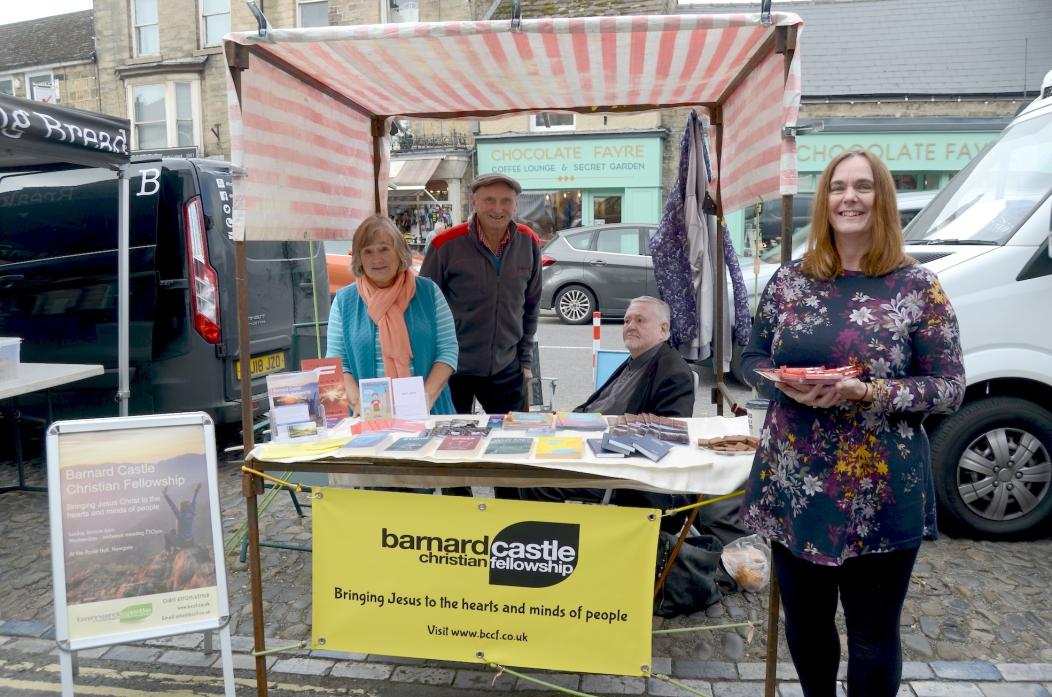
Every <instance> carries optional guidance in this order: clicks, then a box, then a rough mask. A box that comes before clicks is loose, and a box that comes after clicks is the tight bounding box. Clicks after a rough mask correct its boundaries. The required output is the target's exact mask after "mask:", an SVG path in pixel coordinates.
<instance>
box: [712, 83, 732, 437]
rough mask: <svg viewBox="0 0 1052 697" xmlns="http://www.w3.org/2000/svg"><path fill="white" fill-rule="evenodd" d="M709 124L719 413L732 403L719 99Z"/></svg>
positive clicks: (714, 371)
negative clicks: (726, 358) (726, 370)
mask: <svg viewBox="0 0 1052 697" xmlns="http://www.w3.org/2000/svg"><path fill="white" fill-rule="evenodd" d="M710 113H711V124H712V127H713V129H714V130H715V131H716V167H717V169H716V173H717V176H716V197H715V198H716V247H717V248H716V249H715V250H710V251H709V253H710V254H715V255H716V260H717V261H716V335H715V337H714V342H715V344H716V345H715V346H714V347H713V351H712V376H713V379H714V381H715V385H714V386H713V388H712V401H713V403H715V404H716V415H717V416H723V403H724V401H726V402H727V403H729V404H733V403H734V398H733V397H732V396H731V394H730V392H729V391H728V390H727V385H725V384H724V382H723V310H724V308H723V294H724V292H725V288H724V285H725V283H726V281H725V280H724V276H725V275H726V271H725V268H724V264H723V103H722V102H721V103H720V104H718V105H717V106H715V107H713V108H712V110H711V112H710Z"/></svg>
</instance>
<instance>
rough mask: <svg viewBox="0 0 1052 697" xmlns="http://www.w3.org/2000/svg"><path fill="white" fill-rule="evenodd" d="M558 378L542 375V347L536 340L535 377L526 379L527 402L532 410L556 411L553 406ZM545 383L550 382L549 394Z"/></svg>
mask: <svg viewBox="0 0 1052 697" xmlns="http://www.w3.org/2000/svg"><path fill="white" fill-rule="evenodd" d="M558 382H559V381H558V379H557V378H545V377H541V347H540V344H539V343H537V342H536V341H534V342H533V378H531V379H530V380H527V381H526V404H527V405H528V406H529V410H530V411H554V407H553V406H552V405H553V404H554V402H555V388H556V387H558ZM544 383H548V384H549V388H548V391H547V395H546V394H545V390H544Z"/></svg>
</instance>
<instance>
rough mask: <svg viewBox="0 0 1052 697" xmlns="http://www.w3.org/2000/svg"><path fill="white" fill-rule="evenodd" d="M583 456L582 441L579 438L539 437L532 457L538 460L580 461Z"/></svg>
mask: <svg viewBox="0 0 1052 697" xmlns="http://www.w3.org/2000/svg"><path fill="white" fill-rule="evenodd" d="M583 455H584V439H583V438H580V437H579V436H541V437H540V438H538V439H537V447H536V448H534V451H533V456H534V457H535V458H537V459H538V460H548V459H557V460H575V459H576V460H580V459H581V457H582V456H583Z"/></svg>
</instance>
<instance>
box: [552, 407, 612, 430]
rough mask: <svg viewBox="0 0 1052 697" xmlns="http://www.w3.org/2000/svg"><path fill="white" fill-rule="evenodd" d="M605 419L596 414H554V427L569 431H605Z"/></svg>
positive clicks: (572, 412)
mask: <svg viewBox="0 0 1052 697" xmlns="http://www.w3.org/2000/svg"><path fill="white" fill-rule="evenodd" d="M606 426H607V424H606V419H605V418H603V415H602V414H600V413H598V412H585V413H580V414H579V413H577V412H574V411H557V412H555V427H556V428H557V429H568V430H571V431H605V430H606Z"/></svg>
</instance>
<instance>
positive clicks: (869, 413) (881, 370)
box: [742, 261, 964, 566]
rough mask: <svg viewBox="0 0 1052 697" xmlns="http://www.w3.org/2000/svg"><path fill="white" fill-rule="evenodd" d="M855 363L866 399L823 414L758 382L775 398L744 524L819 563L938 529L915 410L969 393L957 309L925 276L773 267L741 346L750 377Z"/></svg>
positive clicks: (948, 406) (944, 405)
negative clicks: (821, 275)
mask: <svg viewBox="0 0 1052 697" xmlns="http://www.w3.org/2000/svg"><path fill="white" fill-rule="evenodd" d="M823 365H824V366H826V367H838V366H846V365H854V366H857V367H858V368H860V369H861V371H862V378H861V379H862V380H864V381H869V382H870V383H871V384H872V387H873V389H872V392H873V396H874V401H873V402H871V403H868V404H865V403H857V404H856V403H848V404H844V405H841V406H837V407H833V408H831V409H818V408H813V407H809V406H805V405H803V404H800V403H799V402H796V401H794V400H792V399H790V398H789V397H787V396H786V395H784V394H783V393H782V392H780V391H778V390H776V389H775V388H774V387H773V386H772V385H770V384H769V383H768V382H767V381H766V380H764V379H762V378H759V377H756V380H757V381H758V383H759V384H758V385H757V388H758V390H759V391H760V393H761V394H762V395H763V396H764V397H767V398H769V399H771V400H772V402H771V405H770V408H769V409H768V411H767V420H766V421H765V422H764V426H763V432H762V434H761V438H760V446H759V448H757V451H756V458H755V460H754V462H753V467H752V472H751V474H750V476H749V482H748V484H747V486H746V493H745V500H744V502H743V504H742V519H743V521H744V522H745V524H746V525H747V526H748V527H750V528H752V529H753V530H755V531H756V532H758V533H760V534H762V535H764V536H765V537H768V538H770V539H771V540H774V541H777V542H780V543H781V544H783V545H785V546H786V547H787V548H788V549H789V551H791V552H792V553H793V554H794V555H796V556H797V557H801V558H803V559H807V560H809V561H811V562H814V563H817V564H823V565H830V566H833V565H838V564H841V563H843V562H844V560H845V559H848V558H850V557H855V556H858V555H860V554H867V553H871V552H886V551H891V550H895V549H906V548H910V547H916V546H917V545H919V544H920V542H921V539H922V537H924V536H928V537H934V536H935V535H936V528H935V500H934V487H933V484H932V480H931V461H930V451H929V446H928V437H927V435H926V434H925V432H924V429H923V428H922V427H921V419H922V418H923V417H924V415H925V414H927V413H929V412H942V413H948V412H952V411H954V410H955V409H956V408H957V407H958V406H959V405H960V403H961V400H962V398H963V396H964V367H963V363H962V360H961V347H960V335H959V331H958V327H957V317H956V315H955V314H954V312H953V308H952V307H951V306H950V303H949V300H947V298H946V294H945V293H944V292H943V289H942V286H941V285H940V284H939V281H938V279H937V278H936V277H935V275H934V274H933V273H931V272H930V271H928V270H927V269H925V268H923V267H921V266H905V267H902V268H900V269H898V270H896V271H893V272H891V273H889V274H887V275H886V276H881V277H870V276H866V275H864V274H862V273H861V272H852V271H847V272H845V273H844V275H842V276H840V277H838V278H836V279H834V280H832V281H820V280H817V279H814V278H812V277H810V276H806V275H804V274H803V273H802V272H801V271H800V262H799V261H797V262H794V263H793V264H790V265H788V266H785V267H783V268H781V269H779V270H778V272H777V273H776V274H775V275H774V277H773V278H772V279H771V282H770V283H769V284H768V286H767V288H766V289H765V290H764V293H763V296H762V298H761V299H760V305H759V309H758V311H757V315H756V321H755V323H754V325H753V331H752V338H751V339H750V342H749V346H748V348H747V349H746V350H745V353H744V354H743V366H744V368H745V371H746V375H753V371H754V370H756V369H763V368H770V367H775V366H823Z"/></svg>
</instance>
